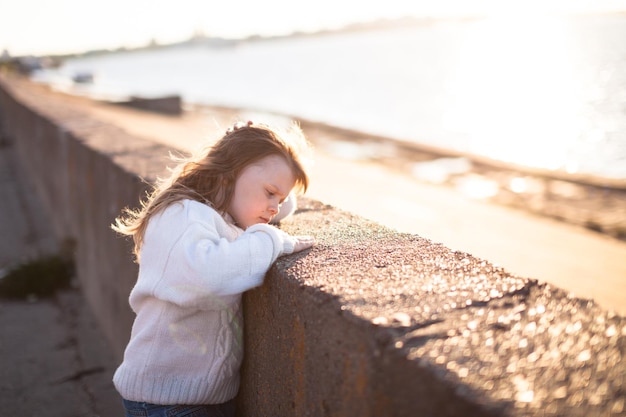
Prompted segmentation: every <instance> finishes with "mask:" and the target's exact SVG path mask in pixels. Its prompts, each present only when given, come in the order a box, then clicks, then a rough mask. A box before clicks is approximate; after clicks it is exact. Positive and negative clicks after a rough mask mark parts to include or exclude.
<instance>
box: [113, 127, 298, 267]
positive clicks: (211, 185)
mask: <svg viewBox="0 0 626 417" xmlns="http://www.w3.org/2000/svg"><path fill="white" fill-rule="evenodd" d="M308 149H309V144H308V142H307V140H306V138H305V136H304V134H303V133H302V130H301V129H300V127H299V126H298V125H297V124H295V123H294V124H293V125H292V126H291V127H290V128H288V129H279V128H275V127H270V126H268V125H265V124H253V123H252V122H247V123H246V124H241V123H237V124H235V125H234V127H233V128H230V129H229V130H227V131H226V134H225V135H224V136H223V137H222V138H221V139H219V140H218V141H217V142H216V143H215V144H214V145H213V146H210V147H208V148H204V149H203V150H201V151H200V152H198V153H196V154H192V155H190V156H189V157H188V158H185V159H179V161H178V162H179V163H178V165H177V166H176V167H175V168H174V169H173V170H172V171H171V175H170V176H169V177H167V178H164V179H163V178H159V179H158V180H157V183H156V184H155V186H154V188H153V190H152V192H150V193H149V194H148V196H147V198H146V199H145V200H144V201H141V208H140V209H138V210H132V209H129V208H126V209H124V211H123V213H122V215H121V216H119V217H118V218H116V219H115V223H114V224H113V225H112V228H113V230H115V231H116V232H118V233H120V234H123V235H126V236H132V237H133V241H134V243H135V247H134V254H135V256H136V258H137V260H139V252H140V250H141V245H142V244H143V237H144V233H145V231H146V228H147V226H148V221H149V220H150V218H151V217H152V216H153V215H155V214H156V213H158V212H159V211H161V210H163V209H164V208H165V207H167V206H169V205H170V204H172V203H174V202H177V201H180V200H184V199H191V200H196V201H199V202H202V203H205V204H208V205H210V206H211V207H213V208H214V209H215V210H216V211H218V212H219V213H221V214H222V215H223V214H224V213H225V212H226V210H227V209H228V206H229V205H230V202H231V199H232V197H233V193H234V188H235V182H236V181H237V178H238V177H239V174H240V173H241V171H242V170H243V169H244V168H245V167H247V166H248V165H250V164H253V163H255V162H257V161H259V160H261V159H263V158H265V157H267V156H270V155H278V156H281V157H283V158H284V159H285V161H287V163H288V164H289V165H290V167H291V169H292V171H293V174H294V176H295V178H296V189H297V190H298V191H300V192H302V193H304V192H305V191H306V189H307V188H308V186H309V177H308V175H307V172H306V170H305V167H304V161H303V160H302V159H303V156H304V155H305V154H304V153H305V152H306V151H308Z"/></svg>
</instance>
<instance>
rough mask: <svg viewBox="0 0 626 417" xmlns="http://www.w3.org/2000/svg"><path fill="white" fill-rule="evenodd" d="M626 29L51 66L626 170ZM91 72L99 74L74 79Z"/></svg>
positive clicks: (381, 41) (325, 39)
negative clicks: (88, 74) (89, 74)
mask: <svg viewBox="0 0 626 417" xmlns="http://www.w3.org/2000/svg"><path fill="white" fill-rule="evenodd" d="M624 40H626V15H596V16H586V17H575V18H567V19H566V18H561V17H546V16H526V17H524V18H519V17H516V18H515V19H507V18H505V17H500V18H497V19H496V18H493V19H483V20H473V21H438V22H430V23H428V24H426V23H424V24H420V25H412V26H398V27H395V28H391V29H384V30H383V29H379V30H372V31H369V32H353V33H343V34H333V35H326V36H316V37H300V38H283V39H275V40H271V41H258V42H248V43H239V44H236V45H231V46H208V45H207V44H200V43H198V44H187V45H184V46H178V47H171V48H165V49H154V50H144V51H134V52H119V53H113V54H107V55H101V56H91V57H88V56H86V57H81V58H77V59H72V60H68V61H67V62H65V63H64V65H63V66H62V67H61V68H60V69H59V70H58V71H57V72H54V73H51V72H48V73H46V74H39V78H40V79H44V78H45V79H46V80H47V81H49V82H54V83H55V84H56V85H57V86H58V87H60V88H61V87H62V86H63V85H65V86H66V87H68V88H70V87H71V89H72V91H73V92H81V91H80V89H82V92H83V93H88V94H91V95H96V96H99V97H105V98H111V97H121V96H129V95H138V96H158V95H164V94H173V93H175V94H180V95H181V96H182V97H183V99H184V100H185V101H188V102H195V103H202V104H213V105H224V106H233V107H243V108H249V109H258V110H267V111H274V112H279V113H285V114H288V115H291V116H294V117H301V118H306V119H309V120H317V121H322V122H325V123H330V124H334V125H338V126H342V127H346V128H352V129H357V130H360V131H366V132H370V133H374V134H379V135H383V136H388V137H392V138H398V139H402V140H409V141H414V142H418V143H424V144H428V145H434V146H437V147H442V148H450V149H455V150H461V151H464V152H470V153H475V154H480V155H484V156H488V157H491V158H495V159H499V160H503V161H510V162H514V163H518V164H522V165H527V166H532V167H540V168H547V169H553V170H563V171H567V172H572V173H574V172H576V173H588V174H593V175H598V176H605V177H612V178H621V179H626V42H625V41H624ZM80 71H89V72H93V73H94V74H95V76H96V80H95V83H94V84H93V85H90V86H73V87H72V86H71V85H70V84H68V81H67V80H68V79H69V78H70V77H71V76H72V75H74V74H76V73H77V72H80Z"/></svg>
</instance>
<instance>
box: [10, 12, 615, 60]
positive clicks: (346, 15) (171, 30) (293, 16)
mask: <svg viewBox="0 0 626 417" xmlns="http://www.w3.org/2000/svg"><path fill="white" fill-rule="evenodd" d="M537 11H541V12H546V11H547V12H550V11H558V12H562V11H567V12H588V11H626V0H437V1H433V0H385V1H356V0H308V1H302V0H263V1H259V0H219V1H216V0H107V1H92V2H89V1H84V0H83V1H79V0H0V54H1V53H2V51H4V50H6V51H8V53H9V54H10V55H11V56H22V55H55V54H66V53H79V52H85V51H88V50H94V49H116V48H119V47H128V48H132V47H137V46H143V45H146V44H148V43H150V42H151V41H153V40H154V41H156V42H158V43H171V42H176V41H181V40H185V39H188V38H189V37H191V36H192V34H194V32H202V33H204V34H206V35H208V36H219V37H227V38H240V37H246V36H250V35H254V34H258V35H281V34H288V33H291V32H294V31H315V30H319V29H327V28H330V29H332V28H337V27H341V26H344V25H346V24H349V23H354V22H362V21H369V20H374V19H377V18H397V17H402V16H418V17H440V16H466V15H494V14H503V13H504V14H511V13H534V12H537Z"/></svg>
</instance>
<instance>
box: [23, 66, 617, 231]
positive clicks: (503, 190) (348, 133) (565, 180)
mask: <svg viewBox="0 0 626 417" xmlns="http://www.w3.org/2000/svg"><path fill="white" fill-rule="evenodd" d="M22 79H23V80H24V81H25V82H27V83H29V84H30V85H32V86H36V87H38V88H41V89H42V90H44V91H46V92H48V93H52V94H57V95H62V96H64V97H65V98H66V99H68V100H71V101H77V102H80V103H83V105H85V104H88V103H92V104H96V105H102V106H109V107H112V108H119V109H122V108H124V106H123V105H122V104H120V103H117V102H112V101H107V100H100V99H97V98H93V97H89V96H87V95H76V94H71V93H69V92H65V91H57V90H55V89H54V88H52V87H51V86H50V85H47V84H43V83H37V82H35V81H32V80H30V79H28V78H22ZM181 104H182V105H181V110H182V112H181V114H180V115H163V114H159V113H157V112H152V111H150V110H146V109H130V110H131V111H135V112H140V113H144V114H146V115H154V116H159V117H165V118H166V119H171V120H172V121H174V120H181V121H182V120H184V119H185V118H191V119H194V118H199V119H202V118H204V117H207V116H208V117H210V118H213V119H215V120H217V119H219V120H220V121H221V122H222V123H234V122H235V121H238V120H241V119H245V118H246V117H245V115H249V116H250V117H252V118H254V117H253V116H257V117H259V116H260V117H268V118H278V119H281V120H283V121H285V120H295V121H297V122H298V123H300V125H301V127H302V129H303V131H304V133H305V135H306V136H307V138H308V139H309V141H310V142H311V143H312V144H313V146H314V147H315V148H316V149H317V150H321V151H323V152H325V153H326V154H329V155H331V156H333V157H336V158H339V159H346V160H349V161H351V162H364V163H374V164H377V165H380V166H383V167H385V168H386V169H389V170H392V171H394V172H396V173H398V174H401V175H404V176H406V177H408V178H409V179H411V180H412V181H417V182H418V183H422V184H425V185H434V186H437V187H444V188H447V189H451V190H454V191H455V192H458V193H460V194H463V195H464V196H465V197H468V198H470V199H472V200H477V201H481V202H485V203H488V204H495V205H499V206H505V207H509V208H514V209H518V210H521V211H523V212H525V213H530V214H534V215H538V216H541V217H544V218H548V219H552V220H557V221H560V222H564V223H566V224H571V225H575V226H578V227H582V228H583V229H586V230H590V231H592V232H595V233H598V234H601V235H604V236H608V237H610V238H613V239H616V240H618V241H621V242H626V179H623V180H622V179H616V178H605V177H598V176H594V175H589V174H568V173H565V172H560V171H549V170H545V169H538V168H532V167H526V166H520V165H516V164H513V163H508V162H504V161H499V160H494V159H490V158H487V157H484V156H481V155H475V154H467V153H464V152H461V151H457V150H453V149H446V148H439V147H435V146H432V145H426V144H421V143H415V142H410V141H406V140H399V139H395V138H392V137H386V136H381V135H376V134H370V133H367V132H363V131H357V130H353V129H349V128H344V127H340V126H335V125H330V124H326V123H324V122H321V121H315V120H307V119H304V118H300V117H297V116H294V115H290V114H284V113H277V112H271V111H265V110H263V109H252V108H234V107H227V106H220V105H208V104H199V103H191V102H182V103H181ZM198 123H199V122H197V121H196V124H198ZM226 127H228V126H225V128H226ZM209 130H215V126H212V127H211V128H209Z"/></svg>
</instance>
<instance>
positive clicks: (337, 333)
mask: <svg viewBox="0 0 626 417" xmlns="http://www.w3.org/2000/svg"><path fill="white" fill-rule="evenodd" d="M0 129H2V133H3V134H4V136H6V137H7V138H8V139H9V140H10V141H11V143H12V144H13V146H15V147H16V149H17V151H18V153H19V155H20V162H21V163H22V164H23V166H24V168H25V170H26V171H27V172H29V173H30V174H31V175H32V180H33V181H34V182H35V183H36V184H37V187H38V190H39V193H40V194H41V197H42V199H43V201H44V202H45V204H46V208H47V209H48V210H49V212H50V213H51V216H52V217H53V219H54V220H53V221H54V226H55V230H56V233H57V236H58V238H59V239H64V238H71V239H74V240H76V242H77V251H76V262H77V267H78V275H79V278H80V281H81V284H82V288H83V291H84V293H85V295H86V297H87V299H88V301H89V303H90V305H91V306H92V308H93V310H94V312H95V314H96V316H97V317H98V319H99V322H100V324H101V326H102V328H103V329H104V331H105V333H106V334H107V335H108V338H109V340H110V342H111V346H112V347H113V349H114V350H115V352H116V354H117V355H118V356H121V353H122V351H123V348H124V345H125V343H126V340H127V338H128V334H129V331H130V325H131V322H132V318H133V317H132V314H131V312H130V310H129V308H128V306H127V297H128V293H129V291H130V289H131V287H132V285H133V283H134V281H135V275H136V265H134V264H133V263H132V262H131V257H130V246H129V242H127V241H125V240H124V239H120V238H118V237H116V236H115V234H114V233H113V232H112V231H111V230H110V228H109V225H110V224H111V222H112V221H113V219H114V218H115V217H116V216H117V215H118V214H119V212H120V210H121V209H122V208H123V207H125V206H135V205H136V203H137V201H138V198H139V196H140V195H141V194H142V193H143V192H145V190H146V189H147V188H146V185H145V184H144V183H143V182H142V181H141V180H140V179H139V178H145V179H147V180H153V179H154V178H155V175H156V174H158V173H159V172H160V171H161V170H162V169H163V167H164V165H165V162H166V157H167V149H165V148H163V147H162V146H159V145H156V144H154V143H151V142H149V141H145V140H140V139H138V138H135V137H132V136H130V135H129V134H127V133H126V132H124V131H121V130H120V129H117V128H115V127H114V126H109V125H106V124H103V123H101V122H99V121H97V120H92V119H90V118H89V117H87V116H86V115H85V114H83V113H81V111H80V108H77V107H76V106H75V105H72V104H71V103H70V102H68V101H67V100H63V99H61V98H60V97H57V96H55V95H54V94H49V93H44V92H43V91H42V89H41V88H33V87H32V86H30V84H27V83H24V82H23V81H21V80H18V79H13V78H9V77H6V76H0ZM282 227H284V228H285V229H286V230H287V231H288V232H291V233H298V234H300V233H301V234H312V235H314V236H316V239H317V240H318V244H317V246H316V247H315V248H313V249H312V250H311V251H308V252H307V253H300V254H296V255H293V256H288V257H283V258H281V259H279V261H278V262H277V263H276V264H275V265H274V266H273V267H272V269H271V270H270V271H269V272H268V275H267V278H266V283H265V284H264V285H263V286H262V287H260V288H258V289H255V290H253V291H250V292H248V293H247V294H246V295H245V297H244V301H245V320H246V330H245V343H246V358H245V363H244V367H243V381H242V389H241V392H240V396H239V410H240V415H245V416H306V415H309V416H380V415H385V416H470V415H471V416H492V415H494V416H495V415H505V416H506V415H510V416H526V415H537V416H543V415H555V416H591V415H594V416H610V415H613V416H617V415H626V403H625V397H626V381H625V379H626V365H625V363H624V353H625V350H626V342H625V339H626V320H625V319H624V318H623V317H619V316H615V315H614V314H612V313H610V312H607V311H604V310H602V309H600V308H599V307H598V306H596V305H595V304H594V303H593V302H591V301H585V300H579V299H573V298H570V297H568V296H567V294H565V293H564V292H563V291H561V290H559V289H555V288H550V287H549V286H547V285H544V284H540V283H538V282H536V281H534V280H531V279H526V278H523V277H517V276H513V275H511V274H509V273H508V272H507V271H504V270H502V269H501V268H499V267H496V266H493V265H491V264H490V263H489V262H486V261H484V260H482V259H478V258H475V257H473V256H471V255H470V254H466V253H462V252H455V251H452V250H450V249H448V248H446V247H445V246H443V245H440V244H434V243H432V242H430V241H429V240H427V239H423V238H421V237H418V236H414V235H403V234H399V233H397V232H394V231H392V230H389V229H386V228H383V227H381V226H379V225H377V224H373V223H370V222H367V221H366V220H364V219H362V218H359V217H356V216H354V215H352V214H350V213H346V212H342V211H340V210H338V209H335V208H333V207H329V206H325V205H323V204H321V203H319V202H316V201H311V200H305V201H303V202H302V204H301V208H300V210H299V211H298V212H297V213H296V215H295V216H294V218H293V219H292V220H291V221H289V222H285V224H284V225H283V226H282Z"/></svg>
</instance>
